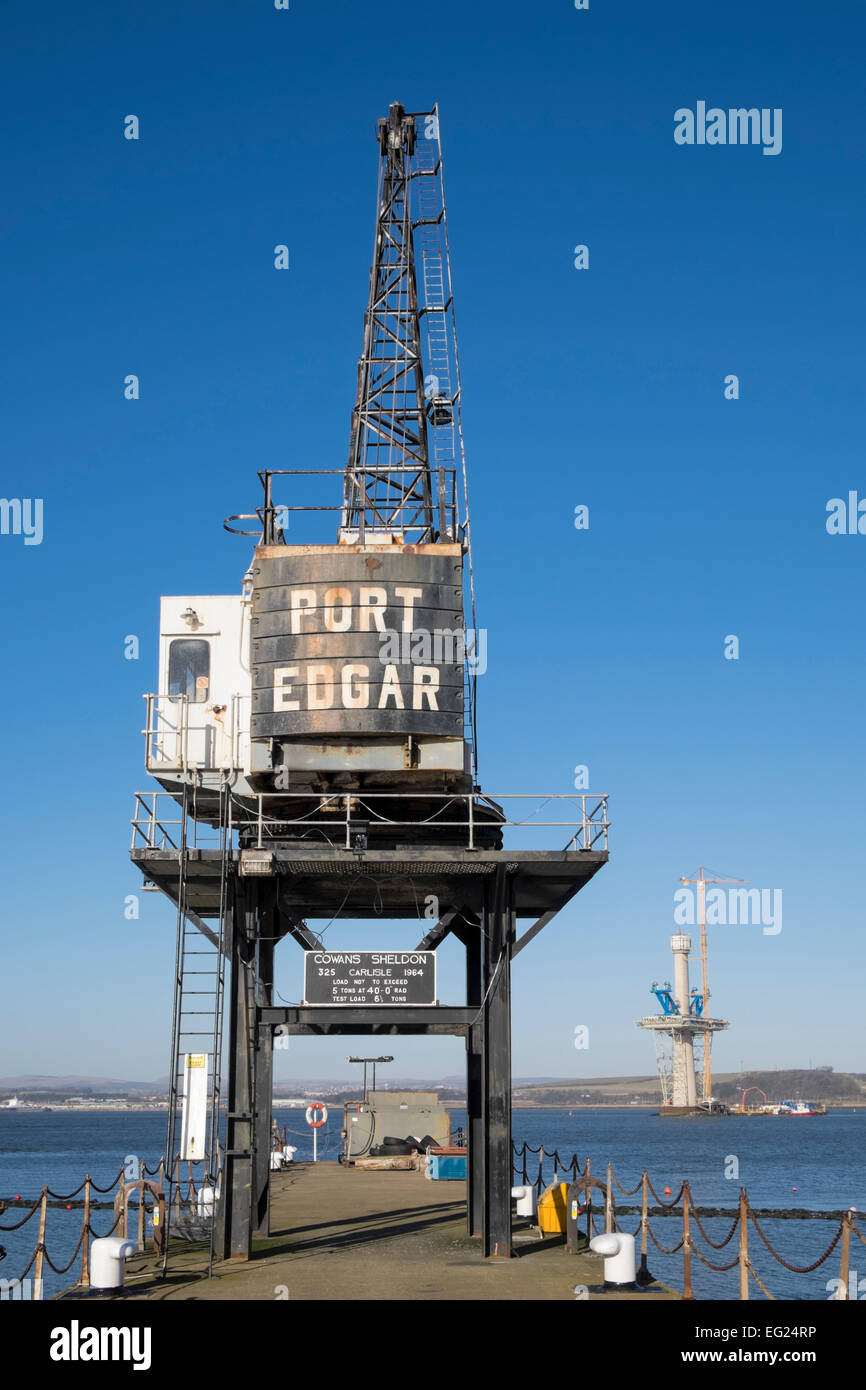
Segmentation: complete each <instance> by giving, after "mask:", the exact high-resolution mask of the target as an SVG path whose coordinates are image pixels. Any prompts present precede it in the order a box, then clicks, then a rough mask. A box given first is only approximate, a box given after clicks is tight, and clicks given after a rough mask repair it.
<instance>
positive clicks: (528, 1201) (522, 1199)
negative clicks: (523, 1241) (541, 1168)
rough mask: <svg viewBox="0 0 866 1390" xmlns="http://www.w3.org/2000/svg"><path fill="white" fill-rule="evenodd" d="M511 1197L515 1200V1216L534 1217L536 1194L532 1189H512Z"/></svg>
mask: <svg viewBox="0 0 866 1390" xmlns="http://www.w3.org/2000/svg"><path fill="white" fill-rule="evenodd" d="M511 1195H512V1197H516V1198H517V1215H518V1216H530V1217H532V1216H534V1215H535V1212H536V1193H535V1188H534V1187H531V1186H530V1187H512V1189H511Z"/></svg>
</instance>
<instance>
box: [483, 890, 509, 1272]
mask: <svg viewBox="0 0 866 1390" xmlns="http://www.w3.org/2000/svg"><path fill="white" fill-rule="evenodd" d="M484 919H485V920H484V925H485V932H486V935H485V959H486V972H485V973H486V979H485V985H486V1000H485V1004H484V1009H483V1013H482V1021H483V1024H484V1038H483V1062H484V1096H483V1101H484V1110H483V1119H484V1130H485V1133H484V1146H485V1164H484V1168H485V1172H484V1211H483V1217H482V1235H483V1246H484V1254H485V1256H488V1257H490V1256H497V1257H501V1258H508V1257H509V1256H510V1255H511V950H512V945H513V942H514V935H515V933H514V911H513V906H512V892H511V886H510V884H509V882H508V879H507V875H506V870H505V866H504V865H499V866H498V867H497V869H496V873H495V877H494V883H493V891H492V893H491V892H490V891H489V890H488V896H487V903H486V904H485V912H484Z"/></svg>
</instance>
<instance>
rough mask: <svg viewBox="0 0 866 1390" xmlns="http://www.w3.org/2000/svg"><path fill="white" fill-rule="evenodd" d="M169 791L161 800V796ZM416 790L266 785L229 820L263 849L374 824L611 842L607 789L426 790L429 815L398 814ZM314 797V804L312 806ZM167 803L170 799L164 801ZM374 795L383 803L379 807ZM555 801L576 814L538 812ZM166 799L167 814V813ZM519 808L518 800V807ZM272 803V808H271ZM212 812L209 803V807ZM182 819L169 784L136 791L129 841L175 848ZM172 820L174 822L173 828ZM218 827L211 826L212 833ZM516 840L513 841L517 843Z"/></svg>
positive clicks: (580, 845)
mask: <svg viewBox="0 0 866 1390" xmlns="http://www.w3.org/2000/svg"><path fill="white" fill-rule="evenodd" d="M161 797H162V798H165V799H167V800H163V801H162V803H160V798H161ZM418 797H419V794H418V793H417V792H399V791H391V792H357V793H355V792H349V793H346V792H334V793H332V794H329V795H319V796H316V794H315V793H310V792H290V791H280V792H263V793H260V794H258V795H255V796H248V797H243V798H241V797H239V796H237V795H236V794H232V795H231V796H230V797H229V798H227V800H228V804H229V814H230V818H231V828H232V831H233V832H235V831H237V832H247V838H249V833H250V832H252V834H253V835H254V836H255V839H256V845H257V848H259V849H266V848H267V847H268V844H269V843H270V842H272V841H274V840H277V839H281V838H285V837H287V836H289V837H291V838H305V837H307V836H316V835H317V836H319V837H320V838H321V840H322V841H323V842H324V843H326V844H329V845H332V846H334V847H337V846H339V847H340V848H342V849H347V850H358V849H359V848H364V844H362V843H361V842H359V838H358V837H359V836H361V837H364V836H365V834H366V831H367V830H369V829H370V828H371V827H373V826H382V827H385V826H387V827H389V828H392V829H407V830H409V829H411V830H415V831H417V830H418V828H419V827H420V826H429V827H431V829H432V828H435V829H445V828H447V829H449V830H461V831H463V832H464V835H463V836H460V837H459V838H460V839H461V840H465V844H464V846H463V847H464V848H466V849H469V850H474V849H476V848H477V847H478V846H477V844H476V840H477V838H478V831H479V827H480V826H484V827H485V828H489V827H490V826H491V825H498V826H501V827H502V829H503V830H506V829H512V830H517V829H520V830H542V829H559V828H567V829H568V830H570V831H571V834H570V836H569V838H568V839H567V841H566V843H565V845H564V846H563V849H564V850H572V851H590V850H596V851H603V852H605V853H606V852H607V849H608V830H609V828H610V822H609V820H608V818H607V796H606V795H604V796H599V795H595V794H592V793H590V792H568V793H560V792H554V793H547V794H543V793H517V792H506V793H504V794H495V795H494V794H485V795H482V794H480V793H477V792H474V793H473V792H429V793H428V792H424V794H423V797H424V800H425V801H428V802H436V803H439V806H438V808H437V809H436V810H434V811H433V813H432V814H431V815H428V816H426V817H425V818H423V819H420V820H419V819H418V818H417V817H411V816H398V815H394V814H393V806H394V803H395V802H396V803H399V802H401V801H406V802H413V803H415V804H417V801H418ZM311 801H313V802H315V803H316V804H315V805H314V806H313V807H311V806H310V803H311ZM167 802H168V803H170V807H169V806H168V805H167ZM502 802H507V803H538V805H537V806H536V808H535V809H534V810H530V811H529V813H528V814H527V815H525V816H522V817H515V816H509V815H508V814H503V810H502V807H501V805H500V803H502ZM287 803H295V805H297V807H298V810H299V814H297V815H295V816H292V815H287V814H286V804H287ZM377 803H378V806H379V808H380V809H377ZM551 803H555V804H556V806H557V807H559V806H561V805H563V804H566V805H568V804H570V805H572V806H573V807H574V809H575V814H574V815H573V816H569V817H567V818H561V817H559V816H558V817H557V818H555V819H541V817H540V815H539V812H540V811H542V810H543V809H544V808H545V807H546V806H548V805H550V804H551ZM163 806H165V807H166V809H167V810H169V811H170V817H166V816H165V815H164V814H163V813H162V807H163ZM515 809H516V808H515ZM271 811H273V814H271ZM208 814H209V817H210V816H212V808H211V810H210V811H209V813H208ZM190 817H191V822H192V823H191V826H190V832H191V835H192V839H191V841H190V844H191V846H193V847H199V848H200V847H202V845H203V844H204V841H202V840H201V838H199V839H196V835H197V824H196V821H195V807H194V803H193V805H192V807H191V810H190ZM181 822H182V816H181V811H180V806H179V805H178V802H177V800H176V799H175V798H174V797H173V796H172V794H171V793H169V792H137V793H136V796H135V814H134V816H133V818H132V845H131V848H132V849H166V848H175V849H177V848H178V843H176V838H177V836H178V834H179V827H180V825H181ZM168 827H177V828H178V829H176V830H175V832H174V835H172V834H171V832H170V831H169V829H168ZM215 834H216V832H214V831H213V830H211V836H214V835H215ZM511 848H516V846H514V845H512V846H511Z"/></svg>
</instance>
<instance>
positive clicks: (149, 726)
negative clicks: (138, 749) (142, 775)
mask: <svg viewBox="0 0 866 1390" xmlns="http://www.w3.org/2000/svg"><path fill="white" fill-rule="evenodd" d="M142 698H143V699H144V701H145V703H146V714H145V726H144V728H143V729H142V731H141V732H142V734H143V735H144V765H145V767H146V768H147V771H148V772H184V773H188V772H190V771H191V770H196V769H197V770H213V771H220V770H226V771H231V772H238V771H240V770H241V739H242V737H243V735H244V734H246V733H249V726H248V724H247V727H244V722H245V721H244V719H243V709H242V705H243V701H244V700H247V701H249V700H250V699H251V697H250V696H249V695H243V694H235V695H231V696H230V697H229V703H228V722H227V724H223V723H222V722H221V721H219V720H217V719H215V720H214V723H213V724H204V723H203V724H201V725H198V726H196V725H192V724H191V723H190V709H191V708H192V709H202V710H203V709H205V708H206V707H205V706H204V705H202V704H199V703H192V704H191V702H190V699H189V696H187V695H160V694H154V693H150V694H147V695H144V696H143V697H142ZM220 732H222V735H223V740H222V742H223V751H224V753H226V754H227V756H223V757H220V756H219V751H218V750H217V747H216V743H217V739H218V737H219V734H220ZM191 735H192V738H193V741H195V740H196V739H198V738H200V739H201V753H202V757H201V758H197V757H195V756H194V754H193V752H191V747H190V736H191Z"/></svg>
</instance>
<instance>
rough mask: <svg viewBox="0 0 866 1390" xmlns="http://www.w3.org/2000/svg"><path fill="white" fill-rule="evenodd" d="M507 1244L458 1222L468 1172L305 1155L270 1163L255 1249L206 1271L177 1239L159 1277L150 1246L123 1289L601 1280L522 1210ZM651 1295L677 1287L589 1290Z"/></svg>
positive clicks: (338, 1288)
mask: <svg viewBox="0 0 866 1390" xmlns="http://www.w3.org/2000/svg"><path fill="white" fill-rule="evenodd" d="M513 1249H514V1252H515V1253H514V1257H513V1258H511V1259H503V1260H490V1259H485V1258H484V1257H483V1254H482V1249H481V1242H480V1240H477V1239H473V1238H472V1237H470V1236H468V1235H467V1233H466V1184H465V1183H462V1182H430V1181H428V1180H427V1179H426V1178H424V1177H423V1175H422V1174H421V1173H418V1172H369V1171H360V1170H355V1169H354V1168H344V1167H343V1166H342V1165H340V1164H337V1163H319V1164H316V1165H313V1164H312V1163H305V1164H298V1165H297V1166H295V1167H293V1168H292V1169H289V1170H287V1171H286V1172H283V1173H274V1174H272V1176H271V1234H270V1236H268V1237H265V1238H262V1237H254V1239H253V1254H252V1259H251V1260H249V1261H244V1262H238V1261H231V1260H226V1261H219V1262H217V1263H216V1264H215V1265H214V1277H213V1278H212V1279H208V1278H207V1249H206V1247H205V1246H201V1245H199V1246H193V1245H190V1246H184V1245H183V1244H182V1243H181V1242H180V1241H173V1242H172V1247H171V1252H170V1258H169V1273H168V1277H167V1279H166V1280H163V1279H161V1278H159V1277H158V1269H157V1267H156V1265H155V1262H154V1259H153V1256H146V1257H145V1256H142V1257H138V1258H133V1259H131V1260H130V1261H128V1263H127V1287H126V1294H125V1298H126V1300H129V1299H131V1298H132V1299H144V1300H147V1299H152V1298H157V1299H159V1300H165V1299H181V1300H183V1299H197V1300H201V1299H228V1300H236V1299H255V1300H261V1299H263V1300H268V1301H272V1300H274V1299H279V1298H289V1299H291V1300H293V1301H295V1300H298V1299H301V1300H334V1301H341V1300H367V1301H372V1300H375V1301H378V1302H381V1301H394V1302H398V1301H411V1300H416V1299H417V1300H422V1299H423V1300H431V1299H432V1300H437V1299H443V1300H445V1299H461V1300H473V1299H479V1300H499V1299H503V1300H520V1301H523V1300H526V1299H540V1300H563V1301H565V1302H573V1301H574V1299H575V1293H574V1287H575V1285H585V1286H587V1287H588V1288H589V1287H590V1286H592V1285H599V1284H601V1282H602V1279H603V1261H602V1260H601V1259H600V1258H599V1257H597V1256H595V1255H592V1254H590V1253H589V1252H587V1253H586V1254H584V1253H581V1254H578V1255H569V1254H568V1253H567V1251H566V1249H565V1238H564V1237H557V1236H546V1237H544V1238H540V1237H539V1236H538V1233H537V1232H536V1231H535V1230H533V1229H532V1227H530V1226H529V1225H528V1223H527V1222H525V1221H519V1220H517V1219H515V1222H514V1243H513ZM529 1255H531V1256H532V1258H531V1259H528V1258H525V1257H526V1256H529ZM150 1271H153V1274H154V1278H153V1280H152V1281H151V1280H148V1279H147V1274H148V1272H150ZM142 1275H144V1276H145V1278H144V1279H142V1278H141V1276H142ZM135 1276H138V1277H135ZM648 1297H654V1298H659V1297H661V1298H676V1297H678V1295H676V1294H675V1293H673V1292H672V1291H670V1290H667V1289H662V1288H661V1287H658V1289H657V1291H656V1292H655V1293H654V1294H649V1295H648V1294H641V1293H617V1294H614V1293H598V1294H593V1293H592V1292H590V1293H589V1298H590V1299H593V1298H599V1299H603V1300H604V1301H608V1300H610V1299H614V1298H615V1299H628V1298H634V1299H641V1300H646V1299H647V1298H648Z"/></svg>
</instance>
